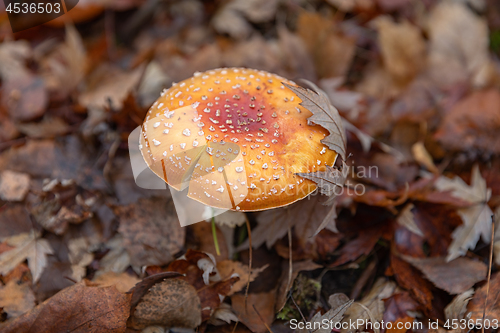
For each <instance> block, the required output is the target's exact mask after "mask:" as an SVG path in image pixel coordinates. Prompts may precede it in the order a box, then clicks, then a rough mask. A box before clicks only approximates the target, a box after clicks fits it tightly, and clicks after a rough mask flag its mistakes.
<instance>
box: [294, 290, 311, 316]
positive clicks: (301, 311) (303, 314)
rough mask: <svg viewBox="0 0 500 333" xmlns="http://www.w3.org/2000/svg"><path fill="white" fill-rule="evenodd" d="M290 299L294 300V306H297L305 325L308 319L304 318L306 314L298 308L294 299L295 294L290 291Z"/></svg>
mask: <svg viewBox="0 0 500 333" xmlns="http://www.w3.org/2000/svg"><path fill="white" fill-rule="evenodd" d="M290 299H291V300H292V302H293V304H294V305H295V307H296V308H297V310H298V311H299V313H300V316H301V317H302V320H303V321H304V323H306V322H307V320H306V317H304V314H303V313H302V310H300V307H299V306H298V304H297V302H295V299H294V298H293V294H292V291H291V290H290Z"/></svg>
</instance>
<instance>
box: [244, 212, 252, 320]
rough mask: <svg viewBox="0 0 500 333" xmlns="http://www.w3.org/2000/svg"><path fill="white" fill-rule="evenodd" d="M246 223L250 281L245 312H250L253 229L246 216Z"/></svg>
mask: <svg viewBox="0 0 500 333" xmlns="http://www.w3.org/2000/svg"><path fill="white" fill-rule="evenodd" d="M245 223H246V225H247V232H248V274H249V275H248V281H247V288H246V290H245V312H246V313H248V302H247V301H248V289H249V288H250V276H251V275H252V230H251V229H250V222H248V218H247V217H246V216H245Z"/></svg>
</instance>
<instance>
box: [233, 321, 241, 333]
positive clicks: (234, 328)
mask: <svg viewBox="0 0 500 333" xmlns="http://www.w3.org/2000/svg"><path fill="white" fill-rule="evenodd" d="M238 320H239V319H238ZM236 327H238V322H235V323H234V327H233V330H232V331H231V333H234V332H236Z"/></svg>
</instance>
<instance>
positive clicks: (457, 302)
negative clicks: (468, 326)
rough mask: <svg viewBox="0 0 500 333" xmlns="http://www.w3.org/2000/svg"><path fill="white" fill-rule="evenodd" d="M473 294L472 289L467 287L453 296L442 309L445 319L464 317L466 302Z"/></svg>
mask: <svg viewBox="0 0 500 333" xmlns="http://www.w3.org/2000/svg"><path fill="white" fill-rule="evenodd" d="M473 295H474V289H472V288H471V289H469V290H466V291H464V292H463V293H461V294H460V295H457V296H455V298H453V301H451V302H450V304H448V305H447V306H446V308H445V309H444V316H445V317H446V319H447V320H453V319H458V320H461V319H463V318H464V317H465V313H466V312H467V304H468V303H469V301H470V300H471V299H472V296H473Z"/></svg>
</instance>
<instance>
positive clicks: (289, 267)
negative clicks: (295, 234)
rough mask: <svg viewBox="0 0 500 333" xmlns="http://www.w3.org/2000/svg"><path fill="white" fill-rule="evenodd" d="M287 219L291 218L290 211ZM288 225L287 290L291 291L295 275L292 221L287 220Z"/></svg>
mask: <svg viewBox="0 0 500 333" xmlns="http://www.w3.org/2000/svg"><path fill="white" fill-rule="evenodd" d="M286 214H287V217H290V210H289V209H287V211H286ZM287 220H288V221H287V223H288V282H287V284H286V286H287V289H290V288H291V287H292V286H291V284H292V275H293V266H292V265H293V259H292V228H291V227H290V219H289V218H287Z"/></svg>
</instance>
